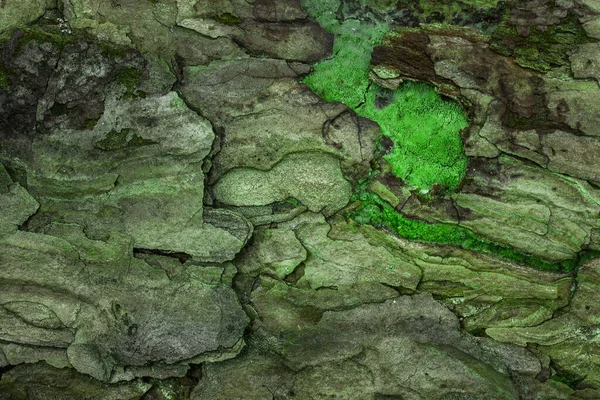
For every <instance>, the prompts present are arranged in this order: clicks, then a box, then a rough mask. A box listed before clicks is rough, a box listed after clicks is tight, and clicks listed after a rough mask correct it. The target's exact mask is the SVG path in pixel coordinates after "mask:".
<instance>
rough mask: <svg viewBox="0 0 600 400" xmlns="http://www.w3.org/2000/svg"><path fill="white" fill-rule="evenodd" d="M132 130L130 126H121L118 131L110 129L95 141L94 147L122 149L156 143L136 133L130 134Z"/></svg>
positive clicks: (112, 149)
mask: <svg viewBox="0 0 600 400" xmlns="http://www.w3.org/2000/svg"><path fill="white" fill-rule="evenodd" d="M94 125H95V124H94ZM92 127H93V126H92ZM132 132H133V130H132V129H130V128H123V129H121V130H120V131H116V130H115V129H112V130H110V131H109V132H108V133H107V134H106V137H105V138H104V139H102V140H100V141H98V142H96V147H97V148H99V149H100V150H105V151H114V150H123V149H126V148H128V147H140V146H147V145H150V144H157V142H155V141H154V140H150V139H144V138H143V137H140V136H138V135H136V134H133V135H131V136H130V134H131V133H132ZM128 137H129V139H128Z"/></svg>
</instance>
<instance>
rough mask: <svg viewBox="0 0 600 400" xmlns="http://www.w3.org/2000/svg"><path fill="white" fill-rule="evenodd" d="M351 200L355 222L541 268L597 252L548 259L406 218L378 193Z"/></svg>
mask: <svg viewBox="0 0 600 400" xmlns="http://www.w3.org/2000/svg"><path fill="white" fill-rule="evenodd" d="M352 200H354V201H358V202H360V203H359V204H360V206H359V207H358V208H357V209H355V210H354V211H352V212H350V213H349V214H348V216H349V217H350V218H352V219H353V220H355V221H356V222H358V223H361V224H371V225H374V226H377V227H381V228H386V229H388V230H390V231H391V232H393V233H395V234H396V235H398V236H400V237H402V238H405V239H409V240H414V241H419V242H424V243H438V244H447V245H453V246H458V247H462V248H464V249H467V250H473V251H481V252H485V253H489V254H494V255H496V256H500V257H503V258H506V259H508V260H511V261H514V262H517V263H520V264H524V265H528V266H530V267H533V268H535V269H538V270H542V271H553V272H565V273H566V272H573V271H576V270H577V267H578V266H579V265H581V264H582V263H583V262H585V261H587V260H589V259H592V258H594V257H597V256H598V255H599V254H600V253H599V252H586V253H584V254H582V256H581V257H580V259H579V260H566V261H561V262H550V261H546V260H542V259H540V258H537V257H534V256H532V255H529V254H525V253H522V252H519V251H516V250H514V249H511V248H509V247H507V246H503V245H501V244H497V243H493V242H491V241H488V240H485V239H483V238H481V237H479V236H477V234H475V233H473V232H472V231H471V230H469V229H466V228H463V227H461V226H459V225H450V224H429V223H426V222H423V221H418V220H412V219H408V218H406V217H404V216H403V215H402V214H400V213H399V212H397V211H396V210H395V209H394V208H393V207H392V206H391V205H389V204H388V203H386V202H385V201H384V200H382V199H381V198H380V197H378V196H377V195H375V194H373V193H370V192H367V191H364V190H359V191H358V192H357V193H356V194H355V195H354V196H353V198H352Z"/></svg>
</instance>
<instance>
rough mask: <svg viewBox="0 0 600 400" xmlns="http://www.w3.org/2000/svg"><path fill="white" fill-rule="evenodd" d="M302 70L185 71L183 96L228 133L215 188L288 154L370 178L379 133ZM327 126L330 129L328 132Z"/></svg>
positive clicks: (220, 67) (218, 65)
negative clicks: (321, 94)
mask: <svg viewBox="0 0 600 400" xmlns="http://www.w3.org/2000/svg"><path fill="white" fill-rule="evenodd" d="M299 71H306V69H304V66H303V65H300V64H293V63H287V62H285V61H282V60H272V59H244V60H237V61H233V62H225V61H219V62H214V63H211V64H210V65H208V66H207V67H204V66H200V67H188V68H185V70H184V85H183V87H182V94H183V95H184V97H185V98H186V100H187V101H188V102H189V103H190V104H191V105H193V106H194V107H195V108H197V109H199V110H202V114H203V115H204V116H205V117H207V118H208V119H209V120H210V121H211V122H212V123H213V124H214V126H215V129H216V130H217V131H219V132H221V135H220V136H221V147H220V151H219V153H218V154H217V155H216V156H215V157H213V160H212V161H213V168H212V170H211V177H210V178H211V179H210V181H211V183H212V182H215V181H216V180H218V178H220V177H221V176H222V175H223V174H224V173H225V172H227V171H229V170H230V169H232V168H236V167H250V168H254V169H259V170H263V171H265V170H269V169H271V168H273V167H274V166H275V164H277V163H279V162H281V160H283V158H284V157H285V156H286V155H287V154H291V153H300V152H306V153H307V154H308V156H309V157H310V153H309V152H314V151H321V152H325V153H330V154H334V155H337V156H338V157H340V158H341V159H342V163H341V165H342V168H343V169H344V170H348V172H349V173H351V174H352V175H358V174H365V173H366V171H367V169H368V164H369V161H370V160H371V159H372V150H373V148H374V142H375V137H376V136H377V134H378V128H377V126H376V125H374V124H373V123H372V122H370V121H367V120H365V119H363V118H359V117H357V116H356V115H355V114H354V113H352V112H349V111H348V109H347V108H346V107H345V106H344V105H342V104H332V103H326V102H324V101H323V100H321V99H319V98H318V97H317V96H316V95H314V94H313V93H312V92H310V91H309V90H308V88H307V87H306V86H305V85H303V84H300V83H298V82H297V79H296V77H297V76H298V74H299ZM324 127H325V128H324Z"/></svg>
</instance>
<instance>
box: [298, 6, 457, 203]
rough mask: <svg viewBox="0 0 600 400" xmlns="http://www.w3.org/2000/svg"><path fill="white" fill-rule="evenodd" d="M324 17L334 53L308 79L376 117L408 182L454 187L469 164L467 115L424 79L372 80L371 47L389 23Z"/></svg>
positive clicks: (322, 92) (326, 94) (326, 95)
mask: <svg viewBox="0 0 600 400" xmlns="http://www.w3.org/2000/svg"><path fill="white" fill-rule="evenodd" d="M332 9H333V8H332ZM327 10H329V9H328V8H327V7H324V6H323V7H322V10H321V12H323V13H324V15H329V14H328V13H330V12H332V11H331V10H329V11H327ZM321 19H325V23H326V25H327V27H328V28H329V29H330V30H331V31H333V32H334V33H336V34H337V35H336V39H335V45H334V56H333V57H332V58H331V59H329V60H325V61H323V62H320V63H318V64H317V65H315V67H314V72H313V73H312V74H311V75H309V76H308V77H306V78H305V80H304V83H306V84H307V85H308V86H309V87H310V88H311V89H312V90H313V91H314V92H315V93H317V94H318V95H319V96H321V97H322V98H323V99H325V100H327V101H339V102H342V103H344V104H346V105H347V106H348V107H350V108H352V109H354V110H355V111H356V113H357V114H358V115H361V116H363V117H366V118H369V119H371V120H373V121H375V122H377V123H378V124H379V126H380V127H381V131H382V133H383V134H384V135H385V136H388V137H389V138H391V139H392V141H393V143H394V148H393V150H392V152H391V154H389V155H387V156H385V158H386V160H387V161H388V162H389V163H390V164H392V166H393V169H392V172H393V173H394V175H395V176H397V177H398V178H400V179H402V180H403V181H404V182H405V183H406V184H408V185H409V186H416V187H418V188H419V189H422V190H430V189H431V188H432V187H433V186H434V185H440V186H442V187H444V188H445V189H447V190H450V191H452V190H454V189H456V188H457V187H458V185H459V183H460V181H461V180H462V178H463V177H464V175H465V172H466V168H467V157H466V156H465V154H464V151H463V146H462V141H461V138H460V130H461V129H463V128H465V127H466V126H467V125H468V121H467V118H466V117H465V115H464V112H463V110H462V109H461V107H460V106H459V105H458V104H456V103H453V102H449V101H444V100H442V99H441V97H440V96H439V94H438V93H437V92H436V91H435V89H434V88H432V87H430V86H428V85H426V84H423V83H414V82H408V83H406V84H404V85H402V86H401V87H400V88H399V89H398V90H397V91H396V92H386V91H385V90H383V89H381V88H379V87H377V86H376V85H375V84H372V83H370V82H369V67H370V62H371V52H372V50H373V48H374V46H376V45H377V44H378V43H379V42H380V41H381V40H382V38H383V36H384V35H385V33H386V31H387V27H386V26H384V25H374V24H370V23H360V22H359V21H357V20H349V21H345V22H344V23H343V24H341V25H340V24H337V25H336V24H335V23H333V22H330V21H329V20H327V19H326V18H325V17H323V16H321Z"/></svg>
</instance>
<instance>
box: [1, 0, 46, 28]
mask: <svg viewBox="0 0 600 400" xmlns="http://www.w3.org/2000/svg"><path fill="white" fill-rule="evenodd" d="M45 9H46V0H26V1H8V2H6V1H5V2H2V4H0V33H2V32H6V31H8V30H10V29H12V28H15V27H17V26H20V25H23V24H26V23H29V22H31V21H35V20H36V19H38V18H39V17H41V16H42V14H44V11H45Z"/></svg>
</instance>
